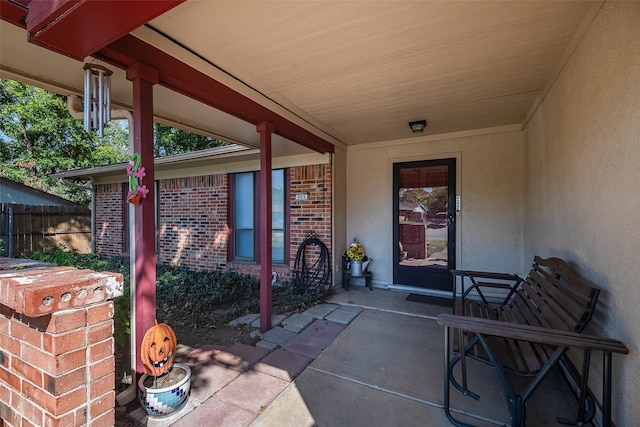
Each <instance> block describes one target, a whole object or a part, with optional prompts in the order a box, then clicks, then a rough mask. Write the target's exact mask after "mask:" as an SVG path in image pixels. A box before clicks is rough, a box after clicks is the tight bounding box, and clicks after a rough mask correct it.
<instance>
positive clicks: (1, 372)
mask: <svg viewBox="0 0 640 427" xmlns="http://www.w3.org/2000/svg"><path fill="white" fill-rule="evenodd" d="M25 267H26V268H25ZM119 295H122V275H120V274H113V273H96V272H93V271H91V270H77V269H74V268H70V267H55V266H50V265H49V266H44V265H41V264H40V265H38V264H36V263H33V262H29V261H22V260H11V259H7V258H0V418H2V420H4V422H5V424H6V425H8V426H12V427H19V426H20V427H26V426H47V427H55V426H60V427H62V426H65V427H66V426H80V425H88V426H89V425H90V426H95V427H101V426H112V425H113V424H114V422H115V412H114V406H115V391H114V386H115V378H114V376H115V359H114V355H113V349H114V341H113V302H111V301H108V299H110V298H114V297H117V296H119Z"/></svg>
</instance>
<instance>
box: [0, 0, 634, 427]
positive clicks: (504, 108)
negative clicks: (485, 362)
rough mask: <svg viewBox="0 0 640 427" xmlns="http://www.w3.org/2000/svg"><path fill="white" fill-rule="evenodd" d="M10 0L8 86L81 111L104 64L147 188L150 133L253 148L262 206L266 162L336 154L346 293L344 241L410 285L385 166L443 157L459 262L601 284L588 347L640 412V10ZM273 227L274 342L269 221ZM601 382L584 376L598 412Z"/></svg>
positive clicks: (265, 278)
mask: <svg viewBox="0 0 640 427" xmlns="http://www.w3.org/2000/svg"><path fill="white" fill-rule="evenodd" d="M0 7H1V17H2V21H0V31H1V32H0V43H1V45H0V75H2V76H3V77H6V78H11V79H15V80H19V81H22V82H25V83H29V84H33V85H36V86H40V87H43V88H45V89H49V90H52V91H55V92H58V93H61V94H64V95H69V96H71V95H80V94H82V73H83V71H82V64H83V62H94V63H100V64H102V65H105V66H107V67H110V68H111V69H112V70H113V72H114V74H113V77H112V95H111V96H112V102H113V105H114V107H115V108H119V109H123V110H128V111H132V112H133V123H134V149H135V151H137V152H140V153H141V155H142V157H143V163H145V165H147V174H148V179H150V180H152V181H153V179H154V175H153V173H154V170H153V164H154V162H153V159H152V132H151V130H152V122H153V121H154V120H157V121H161V122H164V123H167V124H170V125H173V126H176V127H180V128H183V129H187V130H191V131H195V132H198V133H203V134H206V135H211V136H215V137H219V138H222V139H225V140H227V141H230V142H233V143H236V144H238V145H241V146H247V147H250V148H253V149H258V150H259V165H260V166H259V169H260V171H261V173H262V174H263V176H264V177H267V179H263V180H262V181H261V183H260V185H261V186H263V187H261V188H262V189H263V190H264V191H262V194H263V195H264V197H265V199H264V200H262V206H269V205H271V201H270V199H269V198H268V197H269V196H268V195H269V194H270V191H267V190H268V189H269V188H270V182H269V179H268V177H269V176H270V174H269V173H268V172H269V171H271V168H272V162H273V161H281V162H283V164H285V165H287V164H295V163H296V159H298V158H299V157H297V156H305V155H310V154H315V153H322V154H323V155H326V156H328V158H329V160H328V163H329V164H330V165H331V169H332V175H331V179H332V184H333V185H332V192H331V194H330V198H331V202H332V203H331V210H332V211H331V231H330V233H331V247H332V248H333V250H332V254H331V256H332V263H331V265H332V266H334V267H333V274H334V280H333V283H336V284H340V282H341V277H342V276H341V273H342V272H341V271H340V269H341V265H342V264H341V252H342V251H341V248H342V247H347V245H348V244H349V243H350V242H351V240H352V239H353V238H354V237H357V238H358V241H360V242H362V243H363V244H364V245H365V247H366V249H367V254H368V255H369V256H370V257H371V258H373V259H374V260H375V261H374V262H373V263H372V264H371V270H372V274H373V285H374V287H377V288H386V289H390V290H401V291H414V290H415V289H414V285H410V286H407V284H406V283H403V282H401V281H399V280H397V277H396V275H395V271H396V270H395V268H396V264H397V257H398V255H397V252H398V239H397V238H396V236H395V235H394V227H395V225H396V223H397V222H398V219H397V217H396V216H395V215H394V211H393V209H392V206H393V204H394V197H395V196H394V191H395V190H396V187H395V186H394V185H395V184H394V165H397V164H411V163H412V162H423V161H431V160H434V161H440V160H443V159H446V160H448V161H452V162H453V164H454V165H455V174H454V175H455V176H454V178H455V180H452V181H451V182H453V181H455V188H454V191H455V196H456V198H457V199H456V203H449V204H448V209H451V210H452V211H451V212H452V213H453V215H452V216H450V217H449V218H448V219H447V220H448V221H449V227H453V226H454V225H455V228H452V231H453V238H452V239H450V241H449V243H450V246H451V248H452V252H451V254H450V255H451V256H450V257H449V260H450V261H451V262H452V263H453V267H451V268H459V269H474V270H490V271H503V272H509V273H519V274H524V273H525V272H526V271H527V270H528V267H529V263H530V260H531V259H533V256H534V255H540V256H543V257H550V256H558V257H561V258H564V259H566V260H567V261H568V262H569V263H570V264H571V265H572V267H574V268H575V270H576V271H577V272H578V273H579V274H580V275H581V276H582V277H585V278H587V279H588V280H589V281H590V282H591V283H593V284H594V285H595V286H597V287H598V288H600V289H601V290H602V294H601V297H600V302H599V306H598V310H597V312H596V314H595V317H594V321H593V322H592V323H591V324H590V326H589V327H588V329H587V332H589V333H592V334H596V335H605V336H612V337H615V338H617V339H619V340H621V341H623V342H625V343H626V344H627V346H628V347H629V349H630V351H631V352H630V354H629V355H627V356H625V357H624V358H618V359H616V360H615V362H614V367H613V369H614V378H615V379H616V380H615V381H614V386H613V402H614V407H613V419H614V421H615V423H616V424H617V425H633V424H634V422H635V420H637V419H640V412H639V410H638V407H637V405H636V402H635V395H636V394H637V393H636V388H637V384H638V380H639V378H638V375H639V374H638V373H639V372H640V357H639V356H638V353H637V347H638V337H640V330H639V329H638V325H640V314H639V313H640V312H639V311H638V310H637V307H638V305H639V304H640V288H638V287H637V286H635V285H634V284H635V283H636V282H637V278H638V276H639V275H640V267H639V266H638V263H637V255H638V244H637V242H638V241H639V240H640V231H639V230H640V216H639V215H637V212H638V211H640V199H639V198H638V197H635V196H634V195H635V191H637V188H638V187H639V186H640V172H639V170H638V166H637V163H638V160H639V159H640V145H639V144H638V135H640V120H639V117H640V84H639V83H638V82H640V27H639V26H638V25H637V23H638V22H640V3H638V2H635V1H620V2H618V1H571V2H559V1H558V2H555V1H554V2H544V3H539V2H534V1H531V2H526V1H525V2H484V1H480V2H392V1H390V2H347V1H345V2H315V1H314V2H306V1H301V2H199V1H195V0H188V1H180V0H177V1H146V2H127V3H126V6H125V3H122V2H100V1H81V2H76V1H61V2H38V1H30V0H2V1H1V3H0ZM124 17H126V19H125V18H124ZM421 120H425V121H426V128H425V129H424V131H423V132H421V133H412V130H411V129H410V128H409V126H408V123H409V122H412V121H421ZM254 160H256V161H257V159H254ZM153 196H154V195H153V191H152V192H151V193H150V197H151V199H150V200H153ZM452 200H453V199H452ZM454 205H455V207H454ZM152 207H153V204H152V203H148V204H141V205H139V206H137V207H136V209H135V224H136V230H137V231H136V242H135V252H134V255H133V257H134V259H135V261H136V262H135V265H136V270H135V282H136V288H135V289H136V291H135V292H136V295H137V299H136V308H135V314H134V315H135V319H136V327H137V328H138V329H139V330H140V331H144V330H145V329H146V328H147V327H148V326H150V325H151V324H152V323H153V319H154V317H155V294H154V290H153V289H154V286H155V282H154V277H155V253H154V247H155V229H154V227H153V226H154V219H153V217H154V213H153V209H152ZM263 213H264V216H263V217H262V218H263V221H264V223H263V226H262V227H260V233H261V234H260V235H261V236H262V238H261V239H260V248H259V251H260V254H261V256H260V259H261V260H262V262H261V263H260V266H259V268H260V276H261V279H262V283H263V284H265V286H264V289H263V306H262V312H261V316H262V317H261V329H262V331H263V332H266V331H268V330H269V329H270V326H271V325H270V319H271V316H270V303H269V298H270V294H269V292H270V288H269V287H268V286H267V285H266V283H270V279H271V271H272V269H271V247H270V242H271V239H270V238H269V237H270V235H271V218H270V210H268V209H266V210H264V212H263ZM133 264H134V263H132V265H133ZM418 290H420V291H423V292H424V291H425V289H418ZM426 291H427V292H431V293H434V290H433V289H428V288H427V289H426ZM373 293H375V290H374V291H373ZM435 293H437V292H435ZM442 293H443V292H442V291H441V292H440V294H442ZM445 293H446V292H445ZM382 322H384V321H382ZM430 331H431V329H429V327H428V326H424V332H425V334H428V333H430ZM399 333H400V334H401V333H402V331H399ZM137 337H138V338H137V341H136V342H138V343H139V340H140V339H141V334H139V335H137ZM408 351H411V350H408ZM417 351H420V350H419V349H418V350H417ZM435 353H436V354H439V350H436V351H435ZM318 363H320V362H318ZM380 363H383V364H385V365H386V364H389V365H390V366H391V365H392V364H393V361H387V362H385V361H380ZM141 369H142V368H141V366H138V367H137V370H138V372H141ZM354 369H355V367H354ZM600 369H601V368H600V367H599V363H597V362H593V372H594V374H593V375H592V377H591V378H592V384H591V388H592V390H593V391H594V393H595V395H596V397H601V396H599V393H600V392H599V390H602V385H601V384H600V383H599V381H598V378H601V375H599V373H600V372H599V370H600ZM434 381H435V382H436V383H438V384H439V383H440V382H441V378H435V379H434Z"/></svg>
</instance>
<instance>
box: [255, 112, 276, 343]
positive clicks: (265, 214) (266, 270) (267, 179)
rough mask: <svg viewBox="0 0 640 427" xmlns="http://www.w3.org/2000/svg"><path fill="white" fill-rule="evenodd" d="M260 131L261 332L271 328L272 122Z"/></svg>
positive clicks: (259, 128)
mask: <svg viewBox="0 0 640 427" xmlns="http://www.w3.org/2000/svg"><path fill="white" fill-rule="evenodd" d="M257 130H258V132H259V133H260V210H261V211H262V212H260V214H259V217H260V236H259V241H260V332H262V333H265V332H267V331H268V330H269V329H271V310H272V307H271V303H272V300H271V260H272V254H271V247H272V241H271V228H272V224H271V205H272V202H271V198H272V195H271V134H272V133H273V132H274V130H275V127H274V126H273V124H272V123H269V122H262V123H260V124H259V125H258V127H257Z"/></svg>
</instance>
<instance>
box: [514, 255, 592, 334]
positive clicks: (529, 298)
mask: <svg viewBox="0 0 640 427" xmlns="http://www.w3.org/2000/svg"><path fill="white" fill-rule="evenodd" d="M599 294H600V290H599V289H596V288H594V287H592V286H589V285H588V284H587V283H585V282H584V281H583V280H581V279H580V278H579V277H578V276H576V274H575V273H574V272H573V269H572V268H571V267H570V266H569V264H567V263H566V262H565V261H564V260H562V259H560V258H547V259H543V258H540V257H539V256H536V257H535V259H534V262H533V266H532V267H531V271H530V272H529V275H528V276H527V278H526V280H525V281H524V282H523V283H522V284H521V287H520V289H519V290H518V292H517V293H516V294H515V295H514V296H513V298H511V299H510V301H509V302H508V303H507V305H508V306H509V308H510V310H509V311H511V312H514V311H517V312H519V313H522V315H523V316H528V317H529V318H526V319H520V323H527V324H533V325H540V326H545V327H549V328H555V329H564V330H570V331H576V332H582V330H583V329H584V328H585V326H586V325H587V323H588V322H589V320H591V317H592V316H593V312H594V310H595V306H596V302H597V300H598V295H599Z"/></svg>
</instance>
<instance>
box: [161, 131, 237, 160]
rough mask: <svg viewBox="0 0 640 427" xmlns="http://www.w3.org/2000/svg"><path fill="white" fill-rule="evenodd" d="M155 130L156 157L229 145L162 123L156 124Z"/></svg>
mask: <svg viewBox="0 0 640 427" xmlns="http://www.w3.org/2000/svg"><path fill="white" fill-rule="evenodd" d="M153 130H154V156H156V157H160V156H170V155H172V154H180V153H187V152H190V151H198V150H205V149H207V148H214V147H219V146H221V145H226V144H227V143H226V142H224V141H222V140H220V139H215V138H210V137H208V136H202V135H198V134H195V133H191V132H187V131H184V130H181V129H176V128H172V127H170V126H167V125H163V124H161V123H154V126H153Z"/></svg>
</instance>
